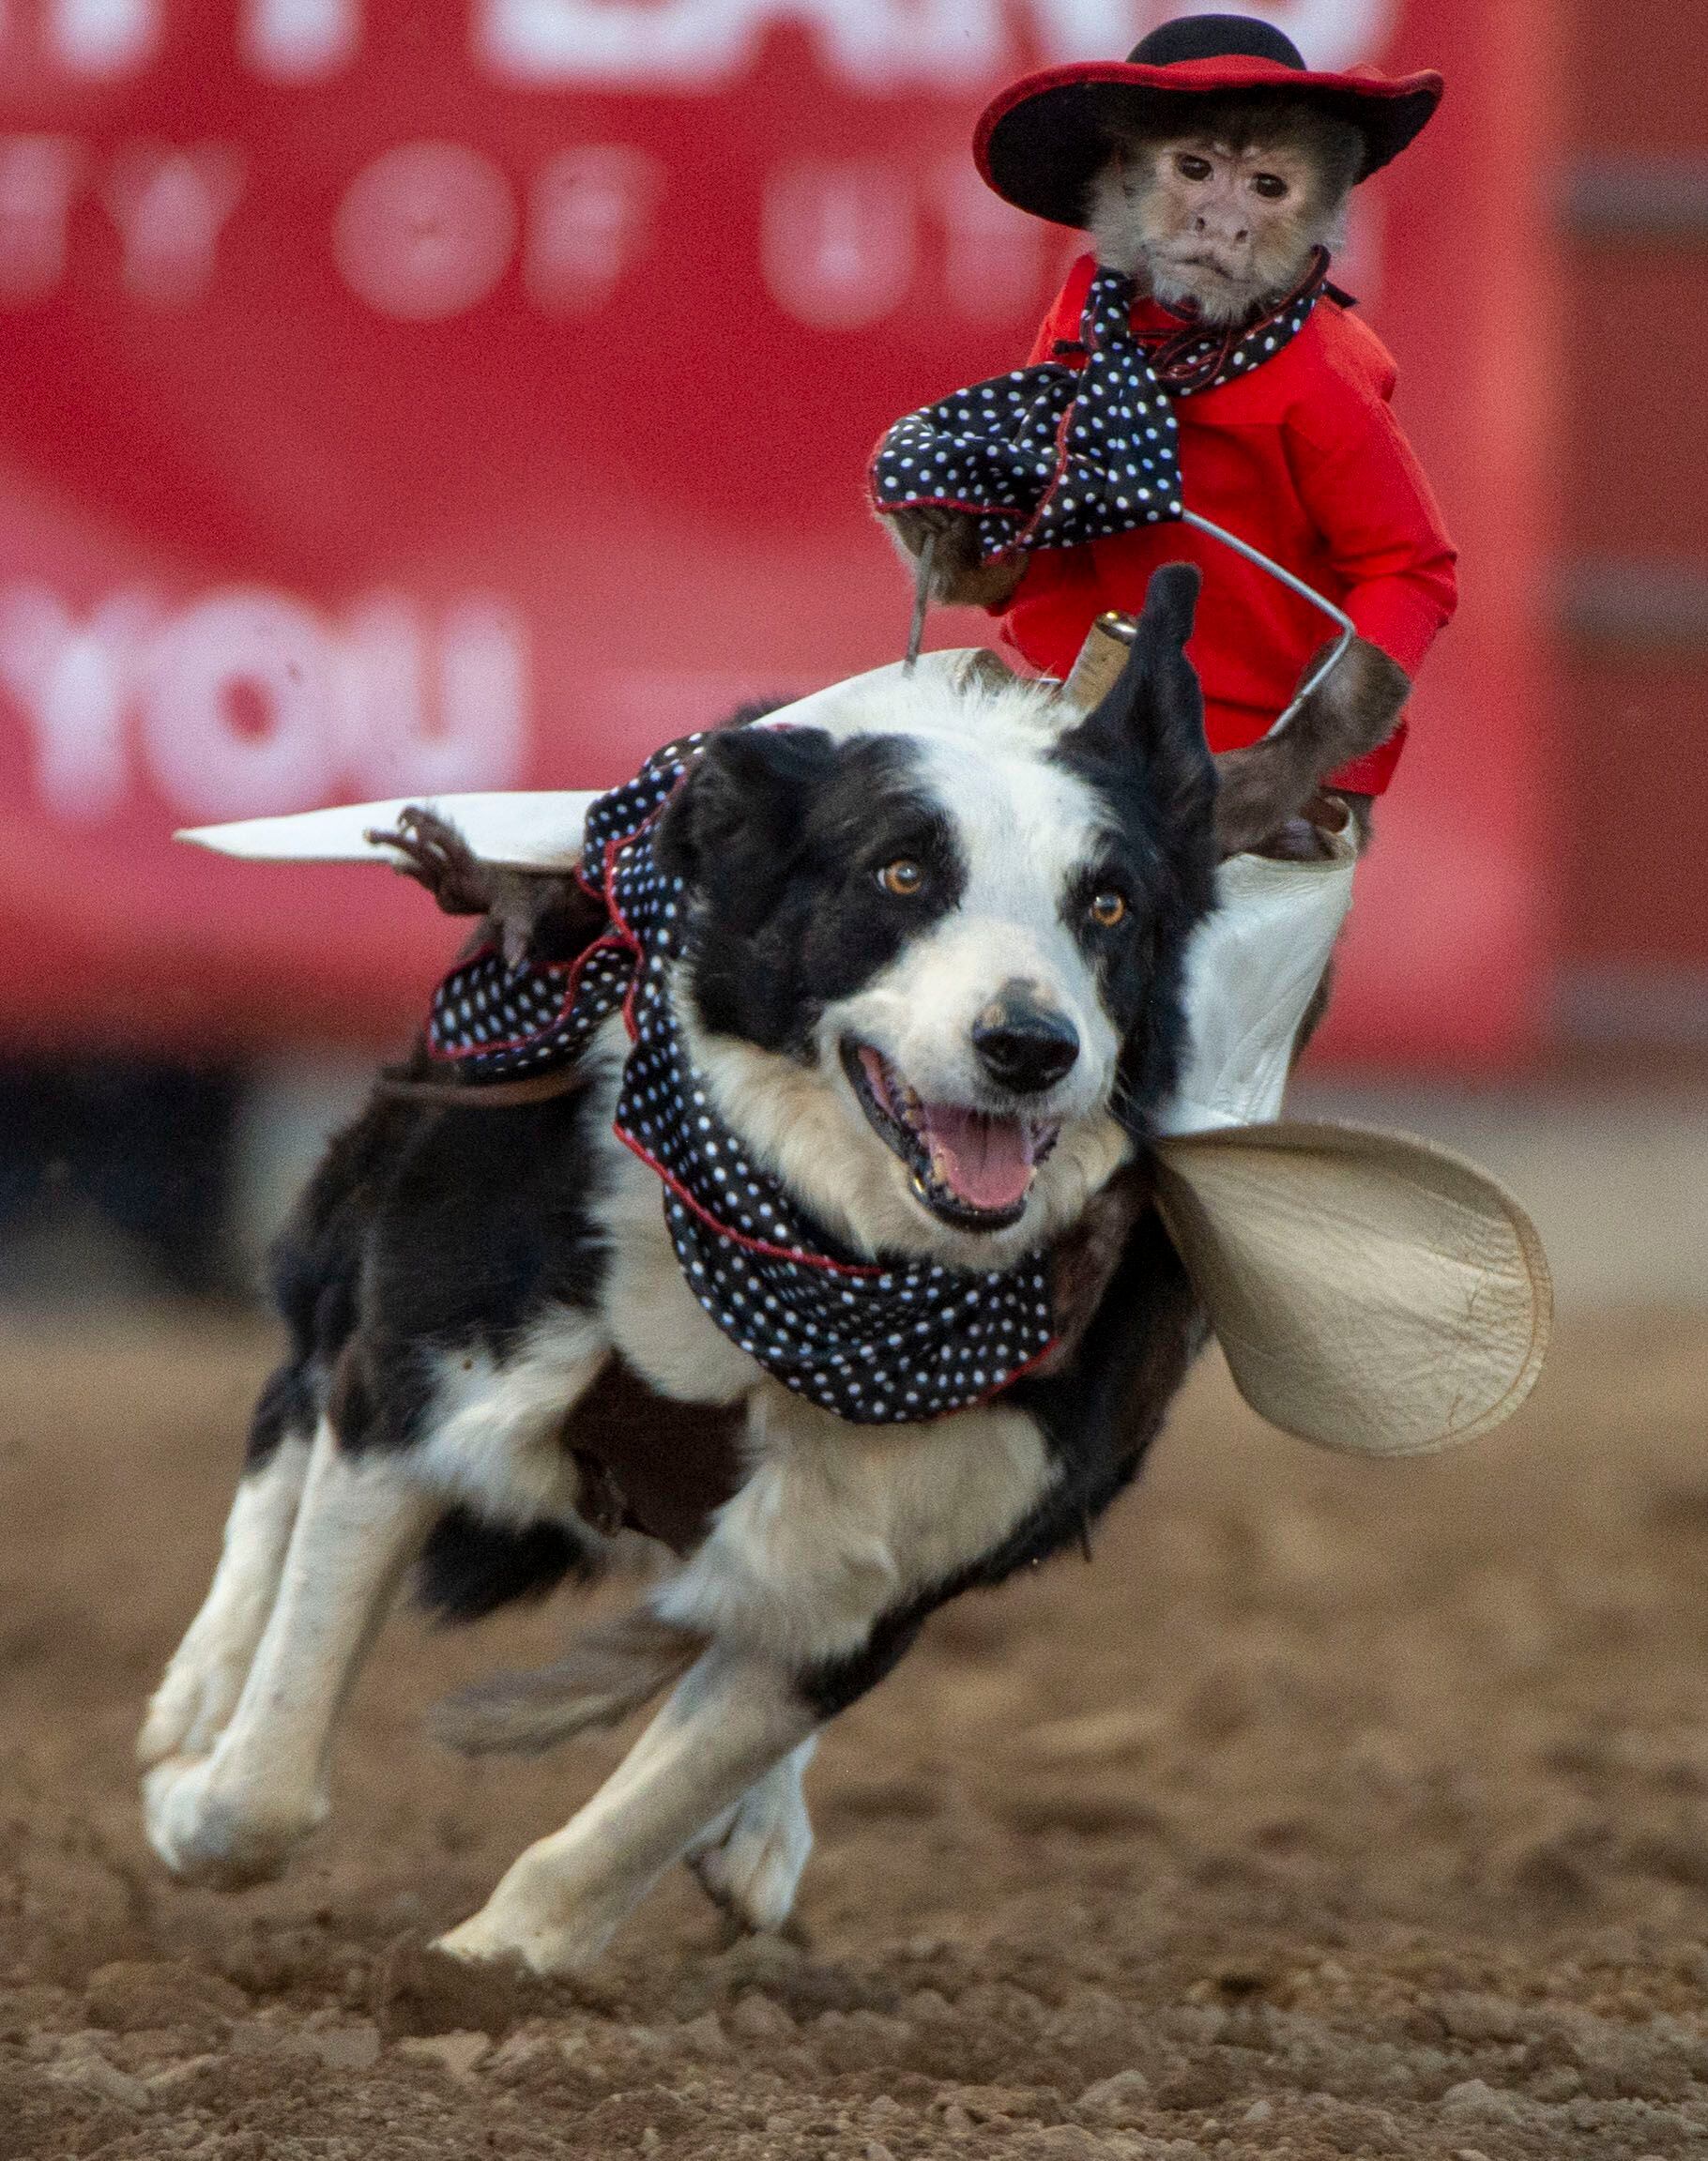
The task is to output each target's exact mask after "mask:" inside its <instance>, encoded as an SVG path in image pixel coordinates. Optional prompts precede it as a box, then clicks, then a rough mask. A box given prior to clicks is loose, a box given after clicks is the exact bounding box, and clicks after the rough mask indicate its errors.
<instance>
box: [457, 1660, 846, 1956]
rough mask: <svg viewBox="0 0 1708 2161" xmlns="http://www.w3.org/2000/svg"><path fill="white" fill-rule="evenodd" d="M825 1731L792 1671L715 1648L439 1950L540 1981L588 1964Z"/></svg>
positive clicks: (768, 1662) (693, 1668)
mask: <svg viewBox="0 0 1708 2161" xmlns="http://www.w3.org/2000/svg"><path fill="white" fill-rule="evenodd" d="M817 1723H818V1721H817V1719H816V1716H815V1714H814V1712H812V1711H811V1710H810V1709H809V1708H808V1706H807V1704H806V1702H805V1701H804V1699H803V1698H802V1697H801V1694H800V1693H799V1691H798V1689H797V1687H796V1685H795V1682H794V1679H793V1677H792V1676H791V1674H790V1673H789V1672H788V1670H787V1669H786V1668H785V1667H784V1666H779V1665H773V1664H772V1663H770V1661H768V1660H760V1659H757V1658H754V1657H751V1656H748V1655H745V1654H742V1653H739V1652H737V1651H731V1650H728V1649H725V1648H724V1647H723V1646H721V1645H717V1644H714V1645H713V1646H712V1648H711V1649H710V1650H709V1651H706V1652H705V1654H704V1655H703V1656H702V1657H701V1658H700V1659H699V1660H698V1661H697V1663H696V1664H695V1665H694V1666H693V1667H692V1668H691V1669H690V1670H689V1672H688V1673H687V1674H686V1675H685V1676H684V1677H683V1679H682V1680H681V1681H680V1682H678V1684H677V1687H676V1689H675V1691H674V1693H673V1694H672V1695H671V1697H670V1698H669V1700H668V1701H667V1702H666V1703H665V1705H664V1707H663V1710H662V1711H661V1712H659V1713H658V1715H657V1717H656V1718H654V1720H653V1721H652V1724H651V1725H650V1726H649V1727H648V1728H647V1730H646V1732H645V1733H644V1734H642V1736H641V1738H640V1739H639V1741H637V1742H635V1744H634V1746H633V1748H632V1749H631V1750H630V1752H629V1754H628V1756H627V1757H625V1758H624V1759H623V1761H622V1763H621V1764H620V1765H619V1766H618V1769H617V1770H616V1771H615V1772H614V1773H612V1775H611V1776H610V1777H609V1778H608V1779H607V1780H606V1781H605V1783H604V1784H603V1786H602V1787H601V1788H600V1789H599V1791H598V1792H597V1793H596V1794H594V1796H593V1798H592V1799H591V1800H590V1801H589V1802H588V1803H587V1805H586V1806H585V1807H584V1808H583V1809H582V1810H581V1811H580V1813H579V1814H578V1815H577V1816H575V1817H574V1818H573V1819H572V1820H571V1822H570V1823H569V1824H568V1825H567V1826H566V1827H565V1828H564V1829H563V1830H562V1831H559V1832H557V1834H555V1835H554V1836H552V1837H550V1838H542V1839H541V1840H540V1842H539V1843H538V1844H537V1845H534V1846H530V1847H529V1848H528V1849H527V1851H526V1853H525V1854H523V1855H522V1857H521V1859H520V1860H518V1861H516V1862H515V1863H514V1864H512V1865H511V1868H510V1869H509V1871H508V1872H507V1873H506V1875H505V1877H504V1879H503V1880H502V1881H501V1882H500V1883H499V1885H498V1887H497V1889H496V1891H495V1892H494V1893H493V1895H492V1896H491V1897H490V1898H489V1899H488V1900H487V1902H486V1904H485V1905H484V1906H483V1907H482V1908H481V1909H480V1912H479V1913H477V1914H476V1915H475V1916H474V1917H473V1918H472V1920H468V1921H465V1922H464V1923H463V1925H462V1926H461V1927H460V1928H453V1929H452V1930H451V1932H450V1935H449V1936H446V1937H444V1938H442V1939H441V1940H440V1948H441V1949H443V1950H445V1951H448V1952H450V1953H451V1954H452V1955H453V1956H456V1957H459V1958H471V1959H480V1958H519V1959H521V1960H522V1962H523V1963H524V1964H525V1965H526V1966H528V1967H530V1968H532V1969H533V1971H535V1972H537V1973H563V1972H572V1971H575V1970H576V1969H578V1968H581V1967H584V1966H587V1964H589V1963H590V1962H591V1961H592V1960H593V1959H594V1958H596V1957H597V1956H599V1954H600V1952H601V1951H602V1949H603V1948H604V1946H605V1944H606V1942H607V1941H608V1940H609V1939H610V1937H611V1935H612V1932H613V1931H614V1930H615V1929H616V1928H617V1926H618V1923H620V1922H621V1921H622V1920H623V1919H624V1918H625V1917H626V1916H627V1914H628V1913H629V1912H630V1911H631V1910H632V1909H633V1907H634V1906H635V1905H637V1904H638V1902H639V1901H640V1899H641V1898H642V1897H644V1896H645V1895H646V1894H647V1892H648V1890H650V1889H651V1887H652V1885H653V1884H654V1883H655V1882H656V1881H657V1880H658V1879H659V1877H660V1876H661V1875H663V1871H664V1870H665V1869H666V1868H668V1867H669V1865H670V1864H671V1863H672V1862H673V1861H675V1860H677V1859H678V1858H679V1856H680V1855H681V1854H683V1853H684V1852H686V1850H687V1849H688V1848H689V1847H690V1846H691V1845H693V1844H694V1842H695V1839H696V1834H701V1833H703V1832H705V1831H706V1830H707V1827H708V1826H709V1825H711V1824H713V1823H715V1821H716V1819H718V1818H719V1817H720V1816H722V1815H724V1813H725V1811H727V1810H729V1809H730V1808H731V1807H732V1806H733V1804H734V1803H737V1802H739V1801H740V1798H741V1796H742V1795H743V1794H745V1793H746V1792H747V1791H748V1789H749V1788H752V1787H754V1786H755V1784H756V1783H757V1782H758V1781H760V1780H761V1779H763V1778H764V1777H765V1776H766V1774H767V1773H770V1771H771V1770H772V1769H773V1767H774V1766H775V1765H776V1764H777V1763H778V1762H779V1761H780V1760H781V1759H782V1758H785V1757H786V1756H789V1755H791V1754H792V1753H793V1752H795V1751H797V1750H799V1749H800V1748H801V1746H802V1744H803V1743H804V1742H806V1741H807V1740H808V1738H809V1737H810V1736H811V1734H812V1732H813V1730H814V1728H815V1727H816V1725H817ZM802 1858H803V1859H804V1856H802ZM791 1889H792V1887H791Z"/></svg>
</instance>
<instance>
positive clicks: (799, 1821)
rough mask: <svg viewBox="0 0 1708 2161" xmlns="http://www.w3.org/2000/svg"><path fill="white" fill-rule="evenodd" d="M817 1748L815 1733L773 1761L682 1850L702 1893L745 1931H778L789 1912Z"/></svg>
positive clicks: (806, 1851)
mask: <svg viewBox="0 0 1708 2161" xmlns="http://www.w3.org/2000/svg"><path fill="white" fill-rule="evenodd" d="M817 1745H818V1737H817V1735H816V1734H813V1735H810V1736H809V1737H808V1739H806V1740H805V1741H803V1742H801V1745H800V1747H799V1748H796V1749H791V1750H790V1752H789V1754H788V1755H787V1756H785V1758H783V1760H782V1762H781V1763H773V1764H772V1766H771V1768H770V1770H769V1771H768V1772H767V1773H765V1775H764V1777H763V1778H761V1779H759V1780H758V1781H757V1782H756V1783H755V1785H753V1786H750V1787H749V1788H748V1789H747V1791H746V1792H745V1793H744V1794H743V1795H742V1796H741V1798H740V1801H738V1802H737V1803H736V1805H735V1806H734V1807H733V1808H728V1809H725V1810H724V1814H723V1815H722V1816H720V1817H719V1818H717V1819H716V1820H715V1821H714V1822H712V1823H711V1824H710V1825H709V1826H708V1828H707V1829H706V1830H705V1831H704V1832H703V1833H702V1834H700V1835H699V1836H698V1837H697V1838H696V1839H695V1840H694V1843H693V1844H692V1845H691V1846H690V1847H689V1849H688V1854H687V1860H688V1865H689V1866H690V1867H691V1868H692V1869H693V1870H694V1875H695V1877H696V1878H697V1879H699V1884H700V1888H701V1889H702V1890H703V1891H704V1892H705V1894H706V1895H707V1896H708V1897H709V1899H711V1901H712V1902H713V1904H714V1905H717V1906H720V1907H722V1908H723V1910H724V1912H725V1913H727V1914H728V1915H729V1916H730V1918H731V1919H732V1920H733V1921H736V1922H738V1923H739V1924H740V1925H741V1926H742V1927H743V1928H750V1929H753V1930H755V1931H756V1932H757V1933H759V1934H765V1933H767V1932H768V1931H771V1930H775V1929H778V1928H781V1927H782V1926H783V1925H784V1923H785V1921H786V1920H787V1919H788V1917H789V1915H790V1914H791V1913H792V1912H793V1911H794V1910H795V1894H796V1892H797V1891H798V1890H799V1889H800V1888H801V1875H802V1872H803V1871H804V1870H805V1867H806V1864H807V1862H808V1861H809V1860H810V1859H811V1857H812V1851H813V1819H812V1818H811V1817H810V1816H809V1815H808V1813H807V1805H806V1788H805V1785H804V1780H805V1777H806V1767H807V1765H808V1764H809V1763H810V1762H811V1761H812V1759H813V1751H814V1750H815V1749H816V1747H817Z"/></svg>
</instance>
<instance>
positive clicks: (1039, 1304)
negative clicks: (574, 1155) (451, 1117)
mask: <svg viewBox="0 0 1708 2161" xmlns="http://www.w3.org/2000/svg"><path fill="white" fill-rule="evenodd" d="M704 741H705V738H703V737H698V736H692V737H689V738H686V739H685V740H684V741H682V742H680V743H675V744H672V745H670V746H669V747H668V748H667V749H666V750H663V751H660V752H659V753H657V754H656V755H655V756H654V757H652V758H651V759H649V760H648V763H647V765H646V766H645V767H644V768H643V769H642V770H641V772H640V773H639V775H638V776H637V777H636V778H635V779H634V780H633V781H631V782H629V783H628V784H626V785H625V786H623V787H620V788H614V789H613V790H612V791H611V792H610V794H608V795H604V796H602V797H600V799H599V800H598V801H597V802H596V803H595V804H594V805H593V808H592V810H591V811H590V812H589V813H588V814H587V844H586V849H585V854H584V859H583V860H584V865H585V868H584V871H583V874H582V883H583V884H584V885H585V886H586V887H587V890H588V891H589V892H590V893H592V894H593V895H594V896H595V897H596V898H598V899H600V900H602V901H603V903H604V904H605V906H606V907H607V908H608V910H609V911H610V917H611V928H610V929H609V930H608V931H607V932H606V933H605V934H604V935H603V936H602V937H601V938H599V939H598V941H597V942H596V943H595V944H594V945H592V946H590V947H589V948H588V949H587V951H586V952H584V953H582V954H581V955H580V956H579V957H578V958H577V959H576V960H575V961H574V962H572V963H565V964H562V965H560V966H543V965H536V964H532V963H524V964H523V966H520V967H518V968H511V967H507V966H506V965H505V963H504V961H503V959H502V957H501V956H500V955H499V954H498V953H496V952H494V951H483V952H480V953H477V954H476V955H475V956H474V957H473V958H472V959H471V960H469V961H466V962H465V963H464V964H463V965H462V966H459V967H457V968H455V969H453V970H452V971H451V973H450V975H449V976H448V977H447V978H446V980H445V982H443V983H442V984H441V985H440V987H439V989H438V991H437V993H436V994H435V997H434V1001H433V1012H432V1017H431V1019H430V1022H429V1027H428V1048H429V1050H430V1052H431V1053H432V1055H433V1056H434V1057H435V1058H439V1059H445V1060H449V1061H451V1062H454V1063H455V1064H456V1066H457V1067H458V1069H459V1071H460V1072H461V1073H463V1074H464V1076H465V1078H467V1079H469V1080H472V1081H475V1082H480V1081H484V1080H498V1079H510V1078H512V1077H516V1076H521V1075H526V1074H531V1073H542V1072H547V1071H549V1070H551V1068H553V1067H554V1066H558V1065H562V1064H563V1063H565V1062H566V1061H569V1060H572V1059H573V1058H577V1057H578V1056H579V1055H580V1053H581V1051H582V1050H583V1049H584V1048H585V1046H586V1044H587V1042H588V1040H589V1039H590V1038H591V1036H592V1034H593V1031H594V1030H595V1029H596V1028H597V1027H598V1026H599V1025H600V1023H601V1022H602V1021H603V1020H605V1019H607V1018H608V1017H609V1016H610V1015H611V1014H612V1013H614V1012H618V1011H621V1012H623V1014H624V1017H625V1019H626V1021H627V1024H628V1028H629V1034H630V1037H631V1047H630V1051H629V1056H628V1059H627V1061H626V1063H625V1065H624V1068H623V1079H622V1088H621V1092H620V1094H619V1096H618V1105H617V1118H616V1132H617V1135H618V1139H620V1140H622V1141H624V1142H625V1143H626V1144H627V1145H628V1146H629V1147H630V1148H631V1149H633V1151H634V1152H635V1154H636V1155H637V1156H639V1158H640V1159H641V1161H642V1162H643V1163H645V1164H649V1165H650V1167H651V1168H652V1169H653V1170H655V1171H656V1172H657V1173H658V1175H659V1178H660V1179H662V1180H663V1189H664V1191H663V1205H664V1218H665V1222H666V1224H667V1225H668V1227H669V1231H670V1238H671V1242H672V1244H673V1245H674V1246H675V1248H676V1256H677V1259H678V1261H679V1263H680V1265H681V1269H682V1272H683V1275H684V1276H685V1278H686V1279H687V1283H688V1287H689V1289H690V1290H692V1291H693V1293H694V1297H695V1298H696V1299H697V1300H698V1301H699V1303H700V1304H701V1306H702V1307H703V1308H704V1309H705V1311H706V1312H707V1313H708V1314H709V1315H710V1316H711V1318H712V1320H713V1321H714V1322H715V1323H716V1324H717V1326H718V1327H719V1328H720V1329H721V1330H722V1331H723V1332H724V1334H725V1335H726V1336H728V1337H729V1339H730V1340H731V1342H733V1343H735V1344H737V1345H738V1346H739V1347H740V1348H741V1349H742V1350H744V1351H746V1352H747V1354H748V1355H749V1356H750V1357H751V1358H754V1359H756V1360H757V1361H758V1362H759V1363H760V1364H761V1365H763V1366H764V1367H765V1368H766V1370H767V1371H768V1372H770V1373H771V1374H772V1375H774V1376H775V1377H776V1378H777V1379H778V1380H780V1381H782V1382H783V1384H784V1385H785V1387H786V1388H790V1389H793V1390H794V1391H795V1392H797V1393H798V1394H800V1395H803V1396H805V1397H806V1398H807V1399H808V1400H809V1401H811V1402H813V1403H816V1404H817V1405H818V1406H819V1407H820V1408H822V1409H825V1410H828V1411H831V1412H833V1413H834V1414H835V1415H836V1416H837V1417H838V1418H845V1419H848V1420H850V1421H852V1422H853V1423H856V1424H861V1425H883V1424H898V1423H907V1422H910V1421H913V1420H921V1419H931V1418H940V1417H942V1416H943V1415H944V1414H945V1413H946V1412H949V1411H954V1410H965V1409H967V1408H968V1407H969V1406H971V1405H974V1404H978V1403H983V1402H984V1401H986V1400H988V1399H989V1398H990V1397H992V1396H995V1395H998V1394H999V1393H1000V1392H1001V1391H1002V1390H1003V1389H1004V1388H1005V1387H1007V1386H1008V1385H1009V1383H1010V1382H1012V1381H1013V1380H1014V1378H1015V1377H1017V1376H1018V1375H1019V1374H1020V1373H1022V1372H1023V1371H1025V1370H1026V1368H1027V1367H1029V1366H1030V1365H1032V1364H1034V1363H1035V1362H1037V1361H1038V1360H1039V1359H1040V1358H1041V1357H1043V1355H1044V1354H1045V1351H1047V1350H1048V1349H1049V1347H1050V1345H1051V1343H1052V1341H1053V1330H1052V1325H1051V1317H1050V1301H1049V1292H1048V1286H1047V1282H1046V1278H1045V1265H1044V1258H1043V1256H1042V1255H1038V1256H1029V1257H1028V1258H1027V1259H1025V1260H1022V1261H1020V1262H1018V1263H1016V1264H1015V1265H1014V1267H1012V1268H1007V1269H995V1270H989V1271H967V1270H963V1269H953V1268H946V1267H943V1266H941V1265H939V1264H938V1263H937V1262H933V1261H917V1260H916V1261H905V1262H904V1261H898V1262H895V1263H893V1264H886V1263H883V1262H867V1261H861V1260H859V1259H857V1258H855V1257H854V1256H852V1255H850V1254H848V1253H847V1252H846V1251H845V1250H843V1249H842V1248H841V1247H840V1246H839V1245H838V1244H837V1242H836V1241H835V1240H832V1239H831V1237H830V1235H829V1234H828V1233H827V1232H826V1231H825V1230H824V1229H823V1228H822V1227H821V1226H820V1225H817V1224H816V1223H814V1222H813V1221H812V1219H811V1218H810V1217H808V1216H807V1215H805V1214H804V1213H803V1212H802V1210H801V1209H800V1208H799V1207H798V1206H797V1205H796V1203H795V1202H793V1201H792V1200H791V1199H790V1198H789V1197H788V1195H786V1194H785V1191H784V1189H783V1187H782V1186H781V1185H780V1184H779V1182H778V1181H777V1179H774V1178H772V1177H771V1176H770V1173H769V1172H767V1171H764V1170H762V1169H760V1168H759V1167H758V1166H757V1165H756V1164H754V1163H753V1162H752V1161H751V1160H750V1159H749V1157H748V1156H747V1154H746V1152H745V1150H744V1149H742V1147H741V1145H740V1142H739V1141H738V1140H737V1139H736V1137H735V1136H734V1134H732V1133H731V1132H730V1131H729V1129H728V1127H727V1126H726V1125H724V1122H723V1120H722V1119H720V1118H719V1117H718V1115H717V1113H716V1112H715V1111H714V1110H713V1108H712V1107H711V1103H710V1100H709V1095H708V1092H707V1089H706V1088H705V1085H704V1083H703V1081H702V1079H701V1077H700V1075H699V1074H698V1073H696V1071H695V1069H694V1064H693V1061H692V1060H691V1059H690V1058H689V1056H688V1051H687V1047H686V1045H685V1043H684V1042H683V1040H682V1031H681V1028H680V1027H679V1023H678V1021H677V1017H676V1013H675V1011H674V1008H673V1006H672V1002H671V998H670V995H669V979H670V969H671V964H672V963H673V962H674V961H675V960H676V959H678V958H679V955H680V953H681V951H682V942H683V936H684V933H685V931H686V929H687V920H686V914H685V909H686V906H687V900H686V895H685V893H684V891H683V887H682V882H681V880H680V879H679V878H669V877H666V876H665V875H663V872H661V871H660V870H659V869H658V867H657V865H656V864H655V863H654V861H653V857H652V831H653V826H654V822H655V820H656V818H657V815H658V813H659V811H660V810H661V809H662V808H663V805H664V803H665V802H666V801H667V800H668V799H669V797H670V795H671V793H672V791H673V790H674V789H675V788H676V786H677V785H678V784H679V782H680V780H681V779H682V778H683V776H684V774H685V773H686V772H687V770H688V769H689V768H690V766H691V765H692V764H693V761H694V758H695V757H696V756H697V755H698V753H699V751H700V749H701V748H702V746H703V744H704Z"/></svg>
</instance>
